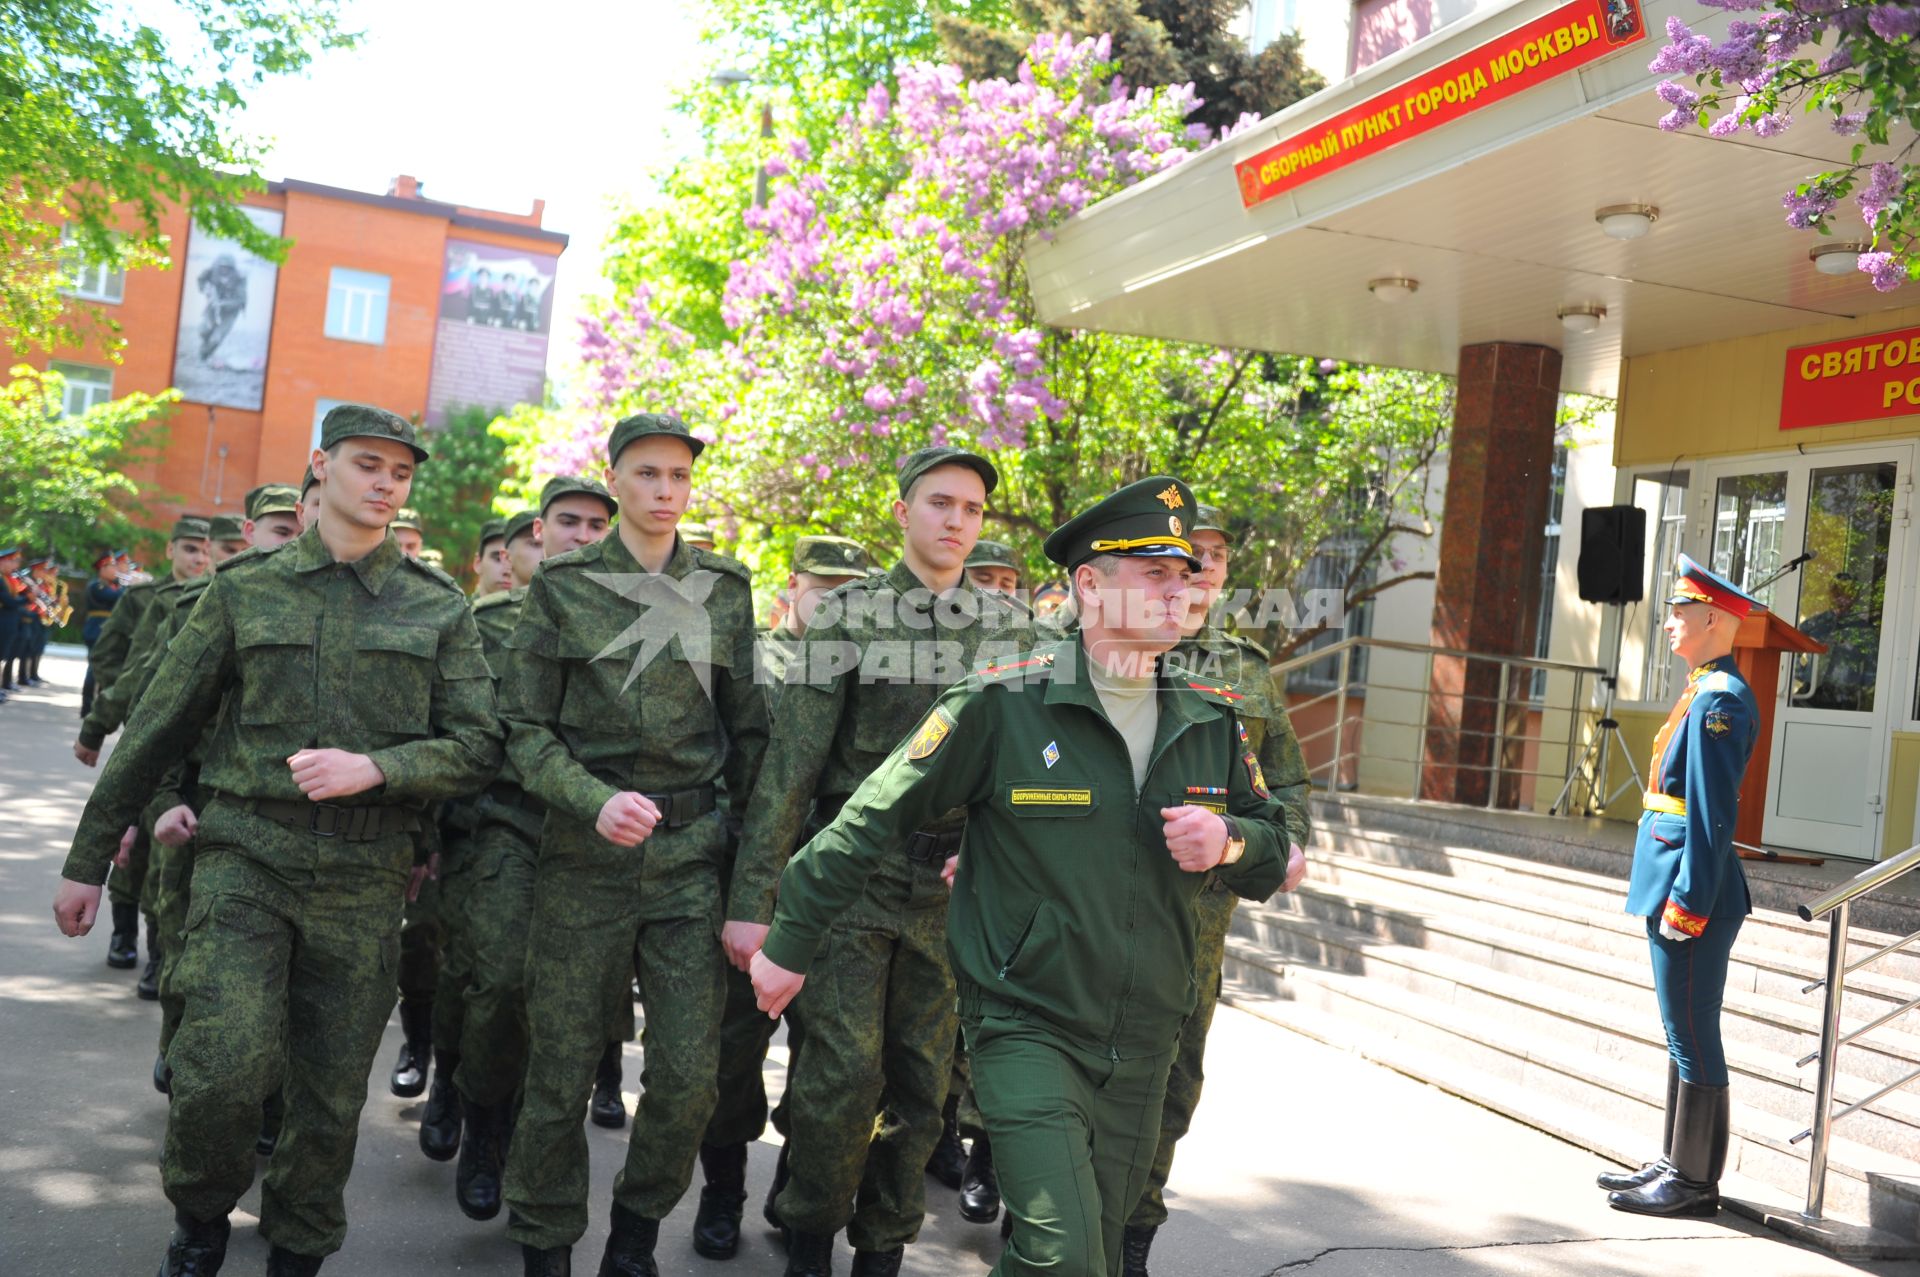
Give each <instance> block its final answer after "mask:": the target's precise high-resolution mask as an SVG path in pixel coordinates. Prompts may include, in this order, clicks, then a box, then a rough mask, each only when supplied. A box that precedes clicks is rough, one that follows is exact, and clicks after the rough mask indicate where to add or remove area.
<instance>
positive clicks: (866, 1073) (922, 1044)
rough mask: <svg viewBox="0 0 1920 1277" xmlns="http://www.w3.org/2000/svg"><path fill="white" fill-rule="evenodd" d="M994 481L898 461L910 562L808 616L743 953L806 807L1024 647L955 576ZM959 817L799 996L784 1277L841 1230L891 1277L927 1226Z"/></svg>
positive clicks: (739, 874) (946, 1049) (739, 925)
mask: <svg viewBox="0 0 1920 1277" xmlns="http://www.w3.org/2000/svg"><path fill="white" fill-rule="evenodd" d="M998 481H999V475H998V473H997V472H996V471H995V470H994V468H993V465H992V464H991V463H990V462H988V461H987V460H986V459H985V458H984V457H980V456H977V455H975V454H974V453H970V452H966V451H963V450H961V449H959V448H952V447H936V448H924V449H921V450H920V451H918V452H916V453H914V454H912V455H911V456H909V457H908V458H907V459H906V461H905V463H904V464H903V465H902V466H901V468H900V474H899V483H900V497H899V498H898V499H897V500H896V501H895V502H894V504H893V514H894V518H895V521H896V522H898V523H899V524H900V526H901V528H902V529H903V531H904V533H905V536H904V541H905V547H904V548H905V553H904V556H903V558H902V560H901V561H900V562H899V563H898V564H896V565H895V566H894V568H893V570H892V571H891V572H889V573H887V574H885V575H883V576H869V577H866V578H863V579H861V580H858V581H855V582H854V583H853V584H851V585H848V586H846V587H844V588H843V589H841V590H840V591H838V592H837V593H835V594H833V595H831V596H829V598H828V600H827V605H823V606H822V607H821V608H820V609H819V610H818V611H816V613H815V614H814V616H813V617H812V618H811V620H810V623H809V625H808V629H807V641H806V643H805V644H804V646H803V649H802V653H801V656H800V658H799V661H798V662H797V663H796V666H795V668H794V669H793V670H792V671H790V673H789V677H788V686H787V688H786V690H785V691H783V692H782V693H781V696H780V707H779V715H778V717H777V719H776V720H775V724H774V735H773V742H772V745H771V746H770V747H769V750H768V754H767V765H766V767H765V769H764V770H763V772H762V773H761V778H760V788H759V789H758V790H756V791H755V793H754V795H753V798H752V801H751V802H750V803H749V804H748V806H747V812H746V828H745V832H744V833H743V835H742V837H741V845H740V858H739V863H738V865H737V866H736V869H735V874H736V877H735V880H734V884H733V890H732V893H731V898H730V907H729V910H728V915H729V918H730V919H731V921H729V922H728V924H727V930H726V937H725V938H726V942H727V948H728V952H729V955H730V956H731V957H732V959H733V961H734V963H735V965H736V966H741V967H745V966H746V965H747V963H748V961H749V960H750V959H751V957H752V955H753V953H754V952H755V951H756V950H757V949H758V948H759V945H760V943H761V942H762V941H763V940H764V938H765V936H766V934H767V931H766V927H767V924H768V923H770V922H771V921H772V919H773V906H774V890H775V887H776V885H777V883H778V882H779V874H780V870H781V868H782V866H784V865H785V863H786V860H787V857H788V856H790V855H791V854H792V852H793V850H794V849H795V848H796V847H798V846H799V845H800V844H801V843H802V842H803V841H805V834H806V833H807V832H808V829H809V812H810V810H811V811H812V814H813V816H812V818H813V820H814V821H815V822H818V823H824V821H825V820H827V819H830V818H831V817H832V816H833V815H834V813H835V812H837V811H838V810H839V808H840V806H841V804H842V803H844V802H845V801H846V800H847V797H848V795H850V794H852V793H853V791H854V790H855V789H856V788H858V786H859V785H860V783H861V782H862V781H863V780H865V779H866V777H867V775H868V774H869V773H870V772H872V771H873V769H874V768H875V767H877V766H879V765H880V764H881V763H882V762H883V761H884V760H885V758H886V756H887V754H888V752H889V751H890V750H891V749H892V748H893V747H894V745H895V744H897V743H898V742H899V741H900V740H901V739H902V738H903V737H904V736H905V735H906V733H907V732H908V731H910V730H911V729H912V727H913V725H914V723H916V722H917V721H919V719H920V718H921V717H922V716H923V715H924V714H925V713H926V712H927V709H928V707H929V706H931V705H932V704H933V702H934V700H935V699H936V698H937V697H938V696H939V694H940V693H941V691H942V690H943V689H945V688H946V687H947V686H948V685H950V684H952V683H954V682H957V681H959V680H960V679H962V678H964V677H965V676H966V674H967V671H969V670H971V669H973V668H974V667H975V665H976V663H977V662H978V661H979V660H981V659H983V657H985V658H990V657H993V656H1001V657H1004V656H1008V655H1011V654H1012V653H1013V652H1015V651H1018V650H1019V648H1020V647H1021V646H1022V645H1023V644H1025V643H1026V642H1027V640H1028V637H1029V636H1028V635H1027V633H1026V632H1025V631H1024V630H1022V629H1020V628H1018V627H1019V625H1020V624H1021V622H1022V621H1023V620H1024V618H1023V617H1022V616H1021V614H1020V613H1019V612H1018V611H1017V610H1016V609H1015V608H1014V607H1013V605H1012V604H1011V603H1010V602H1009V601H1007V600H1006V599H1003V598H1001V597H1000V596H998V595H995V594H989V593H986V592H983V591H982V590H980V589H979V588H978V587H976V586H975V585H974V584H973V583H972V582H971V581H970V580H968V579H967V577H966V572H965V566H966V556H967V554H968V552H969V551H971V550H972V549H973V544H974V541H975V540H976V539H977V538H978V536H979V534H980V524H981V519H982V517H983V516H984V513H985V510H986V502H987V498H988V497H989V496H990V495H991V494H992V492H993V489H994V487H995V486H996V484H997V483H998ZM956 806H957V804H956ZM963 824H964V813H961V812H958V811H946V810H942V811H936V812H931V813H929V814H928V817H927V819H926V820H925V821H923V822H922V823H921V825H919V826H916V827H914V828H912V829H909V830H907V831H906V835H903V837H902V839H901V841H900V844H899V845H898V846H897V847H895V848H894V849H893V850H894V853H895V854H894V855H892V856H891V857H890V858H889V859H888V860H887V862H886V863H885V864H884V865H883V866H882V867H881V869H880V872H878V873H876V874H874V875H873V876H872V878H871V880H870V881H867V882H864V883H863V884H862V887H863V888H864V891H863V894H862V895H861V899H860V902H859V904H858V906H857V907H855V908H854V909H852V910H851V911H849V912H848V913H847V916H846V917H844V918H841V919H838V921H837V922H836V925H835V926H834V928H833V935H832V939H831V940H830V941H829V943H828V945H827V948H826V952H825V953H824V954H823V956H822V963H823V969H822V975H821V979H820V981H819V982H818V983H817V984H816V986H815V988H814V990H813V992H811V993H809V994H808V996H807V997H805V998H803V999H801V1000H800V1001H799V1002H797V1003H796V1004H795V1005H794V1008H793V1018H794V1021H795V1022H796V1023H797V1024H798V1025H799V1026H800V1029H801V1031H802V1033H803V1035H804V1039H805V1041H804V1046H803V1048H802V1051H801V1054H800V1057H799V1059H798V1061H797V1062H796V1063H797V1066H795V1067H790V1068H789V1071H788V1093H789V1097H790V1098H789V1101H788V1103H787V1111H788V1121H789V1124H790V1126H791V1136H792V1138H791V1144H792V1151H791V1154H790V1159H789V1160H790V1166H791V1178H790V1179H789V1180H788V1182H787V1183H786V1185H785V1186H784V1187H783V1188H782V1189H781V1191H780V1195H779V1198H778V1200H777V1202H776V1204H775V1208H776V1211H777V1213H778V1215H779V1218H780V1220H781V1222H782V1224H783V1225H784V1226H785V1227H786V1228H787V1230H788V1231H789V1234H790V1249H789V1265H788V1270H787V1271H788V1272H789V1273H793V1274H801V1273H809V1274H810V1273H825V1272H826V1271H827V1269H828V1265H829V1264H830V1262H831V1256H832V1248H833V1238H834V1235H835V1234H836V1233H837V1232H838V1231H839V1230H840V1229H841V1228H843V1227H844V1228H845V1229H846V1230H847V1239H848V1240H849V1241H850V1242H852V1243H853V1246H854V1250H855V1261H854V1271H855V1272H856V1273H859V1274H887V1273H894V1272H897V1271H898V1270H899V1265H900V1263H901V1260H902V1256H903V1255H904V1253H905V1248H906V1246H907V1245H908V1244H909V1243H911V1242H912V1241H913V1240H914V1239H915V1238H916V1237H917V1236H918V1235H919V1231H920V1225H921V1222H922V1220H923V1218H924V1216H925V1212H926V1165H927V1158H928V1157H929V1156H930V1155H931V1154H932V1152H933V1146H934V1144H935V1142H936V1141H937V1140H938V1139H939V1138H940V1130H941V1119H940V1111H941V1105H942V1104H943V1102H944V1101H945V1099H946V1095H947V1085H948V1077H949V1074H950V1072H951V1069H952V1056H953V1043H954V1016H953V975H952V972H951V970H950V969H949V967H948V965H947V956H946V926H947V889H946V884H945V883H944V882H943V881H942V880H941V869H942V866H943V865H944V863H945V861H946V857H947V856H948V855H950V854H952V852H953V850H954V849H956V848H957V847H958V846H959V844H960V835H961V830H962V827H963ZM813 827H817V823H816V824H815V825H814V826H813ZM883 1108H884V1110H885V1111H884V1114H883V1116H882V1119H881V1122H880V1124H879V1127H878V1130H877V1132H876V1130H875V1125H874V1116H875V1115H876V1114H881V1113H882V1109H883Z"/></svg>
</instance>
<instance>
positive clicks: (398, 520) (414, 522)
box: [387, 505, 426, 534]
mask: <svg viewBox="0 0 1920 1277" xmlns="http://www.w3.org/2000/svg"><path fill="white" fill-rule="evenodd" d="M387 526H388V527H390V528H411V529H413V530H414V531H415V532H419V533H422V534H424V533H425V532H426V529H425V528H423V527H421V526H420V512H419V511H418V510H416V509H414V508H413V507H412V506H409V505H403V506H401V507H400V508H399V509H398V510H395V511H394V512H393V522H392V523H389V524H388V525H387Z"/></svg>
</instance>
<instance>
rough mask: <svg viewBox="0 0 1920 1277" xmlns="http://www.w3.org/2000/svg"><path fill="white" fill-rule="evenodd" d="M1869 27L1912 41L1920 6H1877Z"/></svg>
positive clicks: (1888, 36)
mask: <svg viewBox="0 0 1920 1277" xmlns="http://www.w3.org/2000/svg"><path fill="white" fill-rule="evenodd" d="M1867 27H1868V29H1869V30H1871V31H1872V32H1873V33H1874V34H1875V35H1877V36H1879V37H1880V38H1881V39H1882V40H1901V39H1911V38H1912V37H1914V36H1916V35H1920V5H1912V4H1877V5H1875V6H1874V7H1873V9H1872V10H1871V11H1870V12H1868V14H1867ZM1875 287H1878V283H1877V282H1876V284H1875Z"/></svg>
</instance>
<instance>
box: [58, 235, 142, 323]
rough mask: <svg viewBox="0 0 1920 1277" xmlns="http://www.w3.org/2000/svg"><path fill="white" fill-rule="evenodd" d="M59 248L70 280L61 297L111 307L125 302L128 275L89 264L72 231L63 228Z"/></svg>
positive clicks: (100, 265) (63, 288)
mask: <svg viewBox="0 0 1920 1277" xmlns="http://www.w3.org/2000/svg"><path fill="white" fill-rule="evenodd" d="M60 247H61V254H62V256H63V257H64V258H65V259H66V270H67V280H68V282H67V283H66V284H65V285H63V286H62V287H61V289H60V293H61V295H62V296H65V297H72V298H74V299H75V300H77V301H85V302H103V303H105V304H106V305H109V306H118V305H119V304H120V303H121V302H123V301H125V300H126V296H127V272H126V271H124V270H119V269H109V268H108V267H106V266H104V265H102V264H101V263H99V262H92V261H88V260H87V259H86V257H85V256H84V255H83V254H82V251H81V245H80V242H79V241H78V240H77V239H75V238H74V235H73V228H72V227H70V226H63V227H61V228H60Z"/></svg>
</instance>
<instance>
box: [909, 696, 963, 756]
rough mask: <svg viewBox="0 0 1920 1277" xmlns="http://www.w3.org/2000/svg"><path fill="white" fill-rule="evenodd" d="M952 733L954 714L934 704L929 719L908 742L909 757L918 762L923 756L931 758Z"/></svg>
mask: <svg viewBox="0 0 1920 1277" xmlns="http://www.w3.org/2000/svg"><path fill="white" fill-rule="evenodd" d="M952 734H953V718H952V716H951V715H949V714H948V713H947V711H946V710H945V709H944V708H942V707H941V706H938V705H936V706H934V707H933V712H932V713H931V714H928V715H927V720H926V721H925V722H924V723H922V724H920V729H919V730H918V731H916V732H915V733H914V734H913V739H912V740H910V741H908V742H907V757H908V758H911V759H913V760H914V761H915V762H916V763H917V762H919V761H920V760H921V759H923V758H931V757H932V756H933V752H934V751H935V750H937V749H939V748H940V746H942V745H944V744H945V743H946V740H947V737H948V736H950V735H952Z"/></svg>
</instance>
